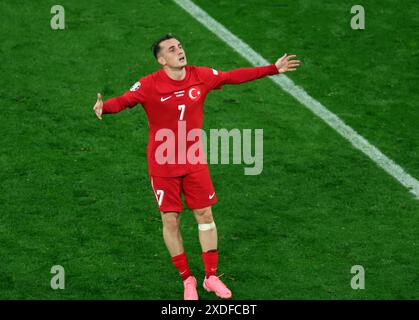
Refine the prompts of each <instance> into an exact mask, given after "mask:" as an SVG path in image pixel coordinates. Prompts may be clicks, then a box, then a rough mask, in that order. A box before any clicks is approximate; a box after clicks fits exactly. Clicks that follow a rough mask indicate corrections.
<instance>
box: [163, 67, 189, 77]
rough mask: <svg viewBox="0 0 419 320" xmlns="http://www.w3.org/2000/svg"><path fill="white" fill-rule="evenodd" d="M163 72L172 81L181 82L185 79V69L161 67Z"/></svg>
mask: <svg viewBox="0 0 419 320" xmlns="http://www.w3.org/2000/svg"><path fill="white" fill-rule="evenodd" d="M163 70H164V72H166V74H167V75H168V76H169V78H170V79H173V80H183V79H185V77H186V68H185V67H182V68H170V67H167V66H164V67H163Z"/></svg>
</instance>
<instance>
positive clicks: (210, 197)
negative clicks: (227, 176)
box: [208, 192, 215, 200]
mask: <svg viewBox="0 0 419 320" xmlns="http://www.w3.org/2000/svg"><path fill="white" fill-rule="evenodd" d="M214 196H215V192H214V193H213V194H210V195H209V197H208V198H209V199H210V200H211V199H212V198H214Z"/></svg>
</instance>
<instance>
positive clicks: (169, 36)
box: [151, 33, 181, 59]
mask: <svg viewBox="0 0 419 320" xmlns="http://www.w3.org/2000/svg"><path fill="white" fill-rule="evenodd" d="M169 39H176V40H178V41H179V42H181V41H180V40H179V38H178V37H176V36H175V35H173V34H171V33H168V34H165V35H164V36H163V37H160V38H159V39H157V40H156V41H155V42H154V43H153V45H152V46H151V51H152V52H153V55H154V57H155V58H156V59H157V55H158V54H159V52H160V50H161V47H160V43H161V42H163V41H164V40H169Z"/></svg>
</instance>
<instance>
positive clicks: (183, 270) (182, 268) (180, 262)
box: [172, 252, 192, 281]
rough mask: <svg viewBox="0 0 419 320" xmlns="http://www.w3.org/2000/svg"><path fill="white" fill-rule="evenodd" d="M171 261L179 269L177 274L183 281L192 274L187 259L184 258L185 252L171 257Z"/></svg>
mask: <svg viewBox="0 0 419 320" xmlns="http://www.w3.org/2000/svg"><path fill="white" fill-rule="evenodd" d="M172 262H173V264H174V266H175V267H176V269H177V271H179V274H180V276H181V277H182V280H183V281H185V280H186V279H188V278H189V277H190V276H191V275H192V273H191V270H190V269H189V266H188V259H187V258H186V254H185V252H183V253H181V254H179V255H177V256H174V257H172Z"/></svg>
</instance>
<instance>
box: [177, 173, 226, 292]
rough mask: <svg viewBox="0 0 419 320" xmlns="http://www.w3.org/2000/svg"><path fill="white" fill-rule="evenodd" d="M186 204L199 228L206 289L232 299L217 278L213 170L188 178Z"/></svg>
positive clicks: (185, 192) (190, 175) (183, 185)
mask: <svg viewBox="0 0 419 320" xmlns="http://www.w3.org/2000/svg"><path fill="white" fill-rule="evenodd" d="M182 188H183V191H184V194H185V202H186V204H187V206H188V207H189V208H190V209H192V211H193V212H194V215H195V219H196V222H197V224H198V234H199V241H200V243H201V248H202V259H203V261H204V267H205V274H206V276H205V279H204V284H203V285H204V288H205V289H206V290H207V291H214V292H215V294H216V295H217V296H219V297H221V298H231V291H230V290H229V289H228V288H227V287H226V286H225V285H224V283H222V282H221V280H220V279H219V278H218V277H217V266H218V234H217V227H216V225H215V221H214V217H213V215H212V208H211V206H212V205H213V204H214V203H215V202H217V198H216V196H215V191H214V186H213V185H212V181H211V177H210V175H209V170H208V168H206V169H205V170H200V171H197V172H194V173H191V174H188V175H187V176H186V177H185V178H184V179H183V183H182Z"/></svg>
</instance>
